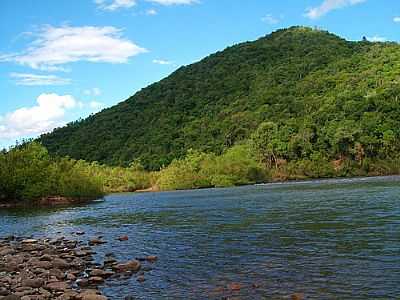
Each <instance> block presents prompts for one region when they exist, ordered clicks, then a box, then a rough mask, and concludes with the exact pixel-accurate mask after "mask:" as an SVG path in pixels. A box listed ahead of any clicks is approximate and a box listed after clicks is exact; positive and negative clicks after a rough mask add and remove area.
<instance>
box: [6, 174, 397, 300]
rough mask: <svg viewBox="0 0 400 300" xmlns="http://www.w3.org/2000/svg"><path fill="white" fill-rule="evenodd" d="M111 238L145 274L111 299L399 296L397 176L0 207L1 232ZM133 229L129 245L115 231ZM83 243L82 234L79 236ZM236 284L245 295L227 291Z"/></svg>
mask: <svg viewBox="0 0 400 300" xmlns="http://www.w3.org/2000/svg"><path fill="white" fill-rule="evenodd" d="M76 231H84V232H86V237H95V236H98V235H102V236H104V238H103V239H104V240H106V241H108V243H107V244H104V245H100V246H97V247H96V251H97V253H98V254H97V256H98V257H99V258H100V257H102V255H104V254H105V253H108V252H113V253H114V254H115V256H116V257H117V258H118V259H119V260H127V259H132V258H135V257H137V256H143V255H146V254H151V255H157V256H158V257H159V259H158V261H157V262H156V263H155V264H154V265H153V267H152V270H151V271H150V272H147V273H146V281H145V282H144V283H139V282H137V281H136V280H135V278H134V277H132V278H130V279H126V280H122V281H121V280H118V281H109V282H107V283H106V284H105V285H104V286H103V287H102V288H101V289H102V291H103V292H104V294H105V295H106V296H109V297H110V299H124V297H125V296H127V295H130V296H133V297H134V299H224V298H229V297H232V299H287V297H288V296H289V295H291V294H293V293H304V295H305V296H306V297H307V299H353V300H355V299H398V297H400V177H380V178H357V179H335V180H319V181H310V182H291V183H290V182H289V183H275V184H265V185H256V186H245V187H238V188H227V189H205V190H193V191H176V192H164V193H143V194H138V193H136V194H115V195H110V196H107V197H105V198H104V200H102V201H97V202H94V203H91V204H88V205H83V206H78V207H69V208H52V209H35V210H33V209H29V210H21V209H18V210H16V209H2V210H0V236H7V235H11V234H14V235H24V236H28V235H34V236H36V237H40V236H50V237H57V236H65V237H74V238H76V236H73V235H72V233H73V232H76ZM122 235H128V236H129V240H128V241H124V242H121V241H118V240H116V238H117V237H119V236H122ZM82 238H84V237H82ZM231 283H239V284H240V286H241V289H240V290H239V291H231V290H229V289H227V286H229V285H230V284H231Z"/></svg>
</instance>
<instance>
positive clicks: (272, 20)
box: [261, 14, 280, 25]
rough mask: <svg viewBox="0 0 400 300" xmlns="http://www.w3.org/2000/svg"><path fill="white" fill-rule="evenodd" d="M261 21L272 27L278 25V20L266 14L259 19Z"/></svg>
mask: <svg viewBox="0 0 400 300" xmlns="http://www.w3.org/2000/svg"><path fill="white" fill-rule="evenodd" d="M261 21H263V22H265V23H268V24H271V25H273V24H277V23H279V21H280V19H279V18H277V17H274V16H273V15H271V14H267V15H265V16H264V17H262V18H261Z"/></svg>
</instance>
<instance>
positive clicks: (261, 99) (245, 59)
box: [40, 27, 400, 170]
mask: <svg viewBox="0 0 400 300" xmlns="http://www.w3.org/2000/svg"><path fill="white" fill-rule="evenodd" d="M399 81H400V46H399V45H398V44H396V43H370V42H367V41H360V42H352V41H346V40H344V39H342V38H340V37H338V36H335V35H333V34H330V33H328V32H325V31H320V30H313V29H310V28H304V27H292V28H289V29H283V30H278V31H276V32H273V33H272V34H269V35H267V36H265V37H263V38H260V39H259V40H256V41H253V42H246V43H242V44H238V45H235V46H232V47H229V48H227V49H225V50H224V51H221V52H218V53H215V54H212V55H210V56H209V57H206V58H205V59H203V60H201V61H200V62H198V63H195V64H192V65H189V66H186V67H181V68H179V69H178V70H176V71H175V72H174V73H172V74H171V75H170V76H168V77H167V78H165V79H163V80H161V81H160V82H157V83H154V84H152V85H150V86H148V87H146V88H144V89H142V90H141V91H139V92H138V93H136V94H135V95H133V96H132V97H130V98H129V99H127V100H126V101H124V102H121V103H119V104H118V105H116V106H113V107H111V108H108V109H105V110H103V111H102V112H100V113H98V114H95V115H92V116H90V117H88V118H87V119H85V120H81V121H77V122H73V123H71V124H68V125H67V126H66V127H63V128H58V129H56V130H54V131H53V132H52V133H49V134H45V135H43V136H41V137H40V141H41V142H42V143H43V145H44V146H46V147H47V149H48V150H49V152H50V153H52V154H57V155H60V156H65V155H69V156H71V157H73V158H76V159H85V160H87V161H99V162H101V163H106V164H110V165H128V164H129V163H131V162H132V161H135V160H140V162H141V163H142V164H143V165H144V166H145V167H146V168H147V169H151V170H154V169H158V168H160V167H161V166H163V165H168V164H169V163H170V162H171V161H172V160H173V159H175V158H181V157H183V156H184V155H185V154H186V152H187V151H188V150H189V149H195V150H199V151H204V152H213V153H216V154H220V153H222V152H223V151H224V150H226V149H227V148H230V147H231V146H233V145H234V144H236V143H238V142H240V141H244V140H247V139H248V138H249V137H250V136H251V135H252V134H254V133H255V132H256V131H257V129H258V128H259V126H260V124H261V125H263V126H264V127H263V128H264V130H266V128H265V124H266V123H265V122H269V123H268V124H273V125H274V126H276V130H275V131H276V132H275V135H274V137H272V138H271V140H273V141H274V145H273V147H274V149H275V150H274V152H276V155H279V157H280V158H282V159H286V160H289V159H314V158H315V157H316V156H323V157H326V158H329V159H332V160H333V159H341V158H342V157H343V156H352V157H353V158H355V159H357V155H358V156H362V157H364V156H365V157H380V158H385V157H386V156H390V155H392V154H393V153H398V150H399V142H398V141H399V137H400V126H398V124H399V121H400V102H399V95H400V83H399ZM267 127H268V126H267ZM272 127H273V126H272ZM273 154H274V155H275V153H273Z"/></svg>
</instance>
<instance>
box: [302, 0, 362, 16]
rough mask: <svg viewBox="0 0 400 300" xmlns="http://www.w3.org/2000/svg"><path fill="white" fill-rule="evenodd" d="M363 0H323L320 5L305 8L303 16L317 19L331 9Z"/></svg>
mask: <svg viewBox="0 0 400 300" xmlns="http://www.w3.org/2000/svg"><path fill="white" fill-rule="evenodd" d="M365 1H366V0H324V1H323V2H322V3H321V5H320V6H317V7H312V8H309V9H307V11H306V14H305V16H306V17H307V18H310V19H318V18H320V17H322V16H324V15H326V14H327V13H329V12H330V11H332V10H335V9H339V8H343V7H346V6H351V5H356V4H359V3H362V2H365Z"/></svg>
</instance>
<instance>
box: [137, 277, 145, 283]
mask: <svg viewBox="0 0 400 300" xmlns="http://www.w3.org/2000/svg"><path fill="white" fill-rule="evenodd" d="M136 280H137V281H138V282H145V281H146V278H144V276H138V278H137V279H136Z"/></svg>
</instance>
